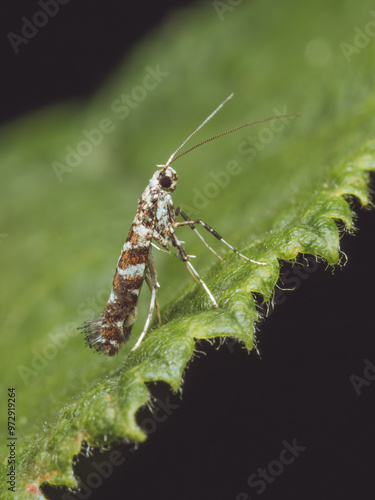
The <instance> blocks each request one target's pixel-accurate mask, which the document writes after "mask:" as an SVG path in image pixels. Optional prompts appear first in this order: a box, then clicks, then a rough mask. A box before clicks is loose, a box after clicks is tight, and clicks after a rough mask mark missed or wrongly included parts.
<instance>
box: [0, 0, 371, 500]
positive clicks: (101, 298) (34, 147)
mask: <svg viewBox="0 0 375 500" xmlns="http://www.w3.org/2000/svg"><path fill="white" fill-rule="evenodd" d="M289 3H290V5H289ZM215 5H216V4H215ZM215 5H214V4H212V5H211V4H210V5H207V6H205V7H200V8H196V9H193V10H191V11H187V12H186V15H184V16H179V15H175V16H174V18H173V19H171V20H170V21H169V22H166V24H165V26H164V27H163V28H162V29H161V30H160V31H159V32H158V33H156V34H155V35H153V37H151V38H150V40H147V41H146V42H145V43H143V44H141V45H140V46H139V47H138V48H136V49H135V50H134V53H133V54H132V56H131V57H130V58H129V59H128V60H127V61H125V63H124V65H123V67H122V68H120V69H119V70H118V71H117V73H116V74H115V75H114V77H113V79H112V81H111V82H109V83H108V84H107V85H106V86H105V87H104V89H103V90H102V91H101V92H100V93H99V94H98V95H97V96H95V98H94V99H93V100H92V102H90V103H82V104H81V105H80V106H75V107H73V106H71V107H66V106H65V107H64V108H58V107H57V108H53V109H49V110H46V111H42V112H40V113H38V114H36V115H34V116H31V117H28V118H25V119H24V120H22V121H19V122H16V123H14V124H10V125H9V127H8V128H7V129H4V130H3V132H2V136H1V138H0V143H1V149H0V151H1V163H2V169H1V171H0V176H1V178H0V181H1V182H0V185H1V189H2V199H3V200H4V202H5V206H7V207H10V209H11V210H10V215H9V216H8V217H7V219H3V220H2V224H1V234H6V235H7V238H6V239H5V238H4V239H3V240H2V243H1V247H0V251H1V252H2V259H3V261H4V262H7V263H8V265H7V267H6V269H4V272H3V281H4V282H5V283H6V286H5V287H3V290H2V292H1V293H2V294H3V296H2V301H1V303H2V304H3V305H4V306H3V307H4V310H3V317H4V323H3V330H4V332H5V334H4V335H2V337H1V343H2V352H3V353H10V352H11V353H12V356H9V355H7V356H6V357H5V356H3V357H2V358H3V359H2V362H1V370H2V377H3V378H2V379H3V380H4V382H5V384H6V385H7V386H8V387H12V386H14V387H16V395H17V396H16V401H17V403H16V408H17V415H18V417H17V427H16V430H17V432H16V434H17V437H18V438H19V439H18V440H17V458H18V464H17V485H16V493H15V494H12V493H11V492H9V491H8V490H4V498H14V499H18V498H20V499H22V500H24V499H27V498H43V495H42V493H41V492H40V490H39V487H40V485H41V484H42V483H43V482H45V481H48V482H49V483H50V484H55V485H67V486H71V487H74V486H75V485H76V478H75V477H74V475H73V469H72V460H73V457H74V456H75V455H76V454H78V453H79V452H80V450H81V445H82V442H83V441H86V442H87V443H88V444H89V445H90V446H98V447H100V446H104V445H108V444H110V443H111V442H113V441H115V440H117V439H119V438H127V439H131V440H135V441H143V440H144V439H145V434H144V432H143V431H142V429H141V428H140V427H139V426H138V425H137V421H136V413H137V411H138V410H139V408H141V407H142V406H143V405H145V404H146V403H147V402H148V401H149V400H150V393H149V388H148V386H146V383H147V382H152V381H155V382H156V381H164V382H166V383H168V384H169V385H170V387H171V388H172V390H173V391H177V390H179V389H180V387H181V380H182V377H183V373H184V370H185V369H186V365H187V363H188V362H189V360H190V359H191V357H192V355H193V352H194V345H195V340H196V339H212V338H216V337H233V338H235V339H238V341H240V342H242V343H243V345H244V346H245V348H246V349H248V350H250V349H252V347H253V341H254V338H253V332H254V324H255V323H256V321H257V320H258V313H257V310H256V307H255V300H254V297H253V294H254V293H255V294H258V295H260V296H262V297H263V298H264V300H265V301H268V300H270V299H271V298H272V293H273V289H274V286H275V284H276V282H277V280H278V277H279V261H280V260H289V261H290V260H293V259H295V258H296V257H297V255H298V254H300V253H301V254H313V255H316V256H319V257H320V258H321V259H324V260H325V261H327V262H328V263H329V264H331V265H334V264H337V263H339V261H340V249H339V239H340V233H339V230H338V224H339V225H340V227H342V228H343V229H344V228H346V230H350V229H352V228H353V221H352V212H351V207H350V198H351V197H352V196H354V197H356V198H358V199H359V201H360V203H361V204H362V205H367V204H368V203H369V198H368V173H367V171H368V170H374V168H375V154H374V151H375V149H374V148H375V141H374V139H373V129H374V116H375V113H374V108H375V99H374V92H373V85H372V79H373V76H372V64H371V62H372V57H373V50H374V49H373V47H372V45H371V44H370V45H368V46H367V47H366V48H364V49H363V50H359V49H358V50H357V51H354V52H352V53H351V55H350V56H349V55H348V52H345V50H344V49H343V46H342V44H343V43H347V44H350V43H351V44H353V43H354V42H353V40H352V37H353V28H352V14H353V12H355V13H356V14H357V8H356V5H355V4H354V3H353V4H351V3H348V5H347V8H345V9H344V8H342V9H340V14H338V12H337V9H336V6H335V5H330V4H328V5H327V4H326V3H325V4H324V12H325V13H326V15H325V17H324V19H323V18H322V16H321V12H322V8H323V4H322V1H318V2H315V3H314V4H313V5H307V4H301V5H299V4H295V3H292V2H287V3H286V4H285V3H284V4H283V7H282V9H283V10H282V12H280V11H279V10H278V9H280V8H281V7H277V8H276V7H275V5H274V4H270V5H272V8H270V5H268V2H261V3H258V4H255V3H251V4H245V3H244V4H241V5H238V7H236V8H233V9H232V10H229V11H228V12H225V13H224V14H222V16H220V15H219V14H218V12H217V11H216V10H215ZM370 8H371V4H370V3H368V9H367V10H366V9H365V8H364V9H363V11H362V12H363V16H364V17H363V23H362V24H363V25H365V23H366V22H368V19H367V17H366V15H367V14H366V13H368V12H369V10H370ZM291 12H293V16H294V17H295V19H296V20H298V19H301V17H303V20H304V21H303V24H302V27H303V29H300V28H301V25H300V23H295V24H294V27H295V29H294V30H290V29H289V25H290V24H291V23H292V21H293V19H292V18H291V17H290V13H291ZM280 15H281V16H284V18H285V19H286V16H287V23H283V22H280ZM223 16H224V17H223ZM338 16H341V17H339V18H338ZM253 20H256V22H254V21H253ZM333 20H334V22H333ZM249 23H250V24H251V27H252V29H251V30H250V31H249ZM357 24H359V21H357ZM223 33H225V36H223ZM316 33H322V35H321V37H320V38H316ZM254 47H256V50H255V49H254ZM297 48H298V50H297ZM344 48H345V46H344ZM204 49H206V50H204ZM280 61H282V65H280ZM151 78H154V80H153V83H156V84H157V85H156V86H154V87H153V88H152V89H151V87H150V85H149V86H148V88H147V91H144V92H143V93H140V92H141V91H140V90H139V88H140V87H142V88H143V89H145V88H146V87H145V85H146V82H148V83H150V82H151ZM136 89H138V90H136ZM306 89H308V92H306ZM232 91H234V92H235V94H236V96H235V98H234V99H233V100H232V101H231V102H230V104H227V105H226V107H225V108H224V109H223V110H222V111H221V112H220V114H219V115H217V116H215V118H214V119H213V120H212V121H211V122H210V123H209V124H207V126H206V127H205V129H204V130H203V131H202V132H201V133H200V134H199V137H197V141H198V140H200V139H201V138H203V139H204V138H206V137H209V136H211V135H214V134H215V133H217V132H220V131H222V130H226V129H229V128H231V127H232V126H236V125H238V124H240V123H242V122H246V121H248V120H251V119H258V118H264V117H266V116H269V115H273V114H275V113H276V114H283V113H285V112H288V113H289V112H290V113H295V112H298V113H301V117H299V118H298V119H294V120H292V119H290V120H286V119H283V120H280V121H277V122H271V123H269V124H264V126H260V127H257V128H253V129H251V130H250V129H249V130H246V129H245V130H244V131H242V132H238V133H237V134H231V135H229V136H227V137H225V138H220V139H218V140H217V141H215V142H214V143H211V145H206V146H202V148H199V149H197V150H195V151H194V152H192V153H191V154H189V155H187V156H185V157H183V158H181V159H180V160H178V162H176V164H175V165H176V169H177V170H178V173H179V186H178V190H177V191H176V193H175V195H174V200H175V203H176V205H177V204H179V205H182V206H183V208H184V209H185V211H187V212H188V213H189V214H190V215H192V216H193V217H201V218H203V219H204V220H206V221H207V222H208V223H209V224H210V225H212V226H213V227H215V229H216V230H218V231H219V233H221V234H223V235H224V236H225V238H226V239H227V240H228V241H230V242H232V243H234V244H236V245H237V246H238V247H239V248H240V249H241V251H242V252H244V253H245V254H246V255H248V256H249V257H251V258H253V259H256V260H260V261H265V262H267V266H256V265H252V264H249V263H247V262H245V261H244V260H242V259H240V258H238V257H237V256H236V255H234V254H231V253H230V252H228V253H226V254H225V259H226V260H228V262H229V264H228V265H223V264H221V263H215V264H212V262H213V261H212V260H211V256H210V255H209V254H208V252H207V254H205V249H204V247H203V248H202V246H201V244H200V243H199V242H195V241H194V240H192V239H191V236H193V235H190V233H189V231H188V229H186V230H185V233H184V236H183V238H186V239H187V244H186V247H187V248H188V252H189V254H190V253H194V254H196V255H197V256H198V257H199V258H197V259H196V261H197V263H196V267H197V268H198V270H199V271H200V272H201V273H202V274H203V275H204V278H205V280H206V281H207V284H208V286H209V287H210V289H211V290H212V292H213V294H214V296H215V297H216V299H217V301H218V303H219V305H220V310H219V311H215V310H212V307H211V304H210V301H209V299H208V297H207V296H206V294H205V293H204V291H203V290H202V289H201V288H200V287H198V286H197V285H196V284H195V283H192V282H190V281H189V280H190V277H189V276H188V275H187V273H186V270H185V268H184V266H183V265H181V263H180V262H178V261H177V260H176V259H172V258H170V257H169V256H165V255H157V256H156V258H157V267H158V273H159V281H160V283H161V289H160V293H159V301H160V303H161V304H162V305H165V304H167V303H168V304H169V305H168V306H167V307H162V316H163V321H164V324H163V325H162V326H161V327H160V328H155V329H154V330H153V331H152V332H150V333H149V335H148V336H147V337H146V339H145V340H144V341H143V342H142V344H141V346H140V348H139V349H138V350H137V351H135V353H132V354H129V349H130V346H126V347H125V348H124V349H123V350H122V352H121V353H120V355H119V356H118V357H116V358H115V359H112V358H110V359H108V358H105V357H103V356H102V357H100V356H96V355H95V354H93V353H92V352H90V351H88V350H86V349H85V348H84V346H83V339H82V337H81V336H80V335H79V334H78V332H77V330H76V328H77V326H79V325H80V324H81V323H82V321H83V320H85V319H87V318H88V317H90V316H91V315H93V314H95V313H97V312H99V311H100V310H101V308H102V307H103V306H104V303H105V301H106V299H107V297H108V294H109V289H110V285H111V278H112V274H111V273H112V272H113V269H114V266H115V262H116V260H117V258H118V251H119V249H120V248H121V246H122V244H123V240H124V238H125V237H126V234H127V230H128V228H129V226H130V224H131V221H132V218H133V216H134V213H135V209H136V203H137V198H138V196H139V195H140V194H141V192H142V191H143V189H144V188H145V186H146V184H147V182H148V179H149V178H150V177H151V175H152V173H153V171H154V169H155V166H154V164H155V163H162V162H165V161H166V159H167V158H168V156H169V155H170V153H171V152H172V151H173V150H174V149H175V148H176V147H177V145H178V144H180V143H181V142H182V141H183V139H184V138H185V137H186V136H187V135H188V134H189V133H190V132H191V131H192V130H193V129H194V128H195V127H196V126H197V124H199V123H200V122H201V120H202V119H203V118H204V117H205V116H207V115H208V114H209V113H210V112H211V111H212V109H214V108H215V107H216V106H217V105H218V103H219V102H221V101H222V100H223V99H224V98H225V97H226V96H227V95H228V94H229V93H230V92H232ZM123 94H124V95H130V96H133V97H132V98H133V107H130V106H127V105H126V104H125V103H124V102H123V97H122V95H123ZM141 96H143V97H141ZM90 144H91V146H90ZM124 217H126V220H125V221H124V220H123V218H124ZM181 231H182V229H181ZM181 234H182V233H181ZM185 235H186V236H185ZM241 241H242V242H244V243H242V244H241ZM218 251H220V250H219V247H218ZM205 268H206V269H208V271H206V272H204V269H205ZM176 290H177V292H176ZM142 295H146V294H145V293H143V294H142ZM146 309H147V303H144V304H143V305H142V304H141V314H140V318H139V320H138V322H137V328H135V331H134V334H135V335H134V336H136V335H137V334H139V332H140V331H141V329H142V320H143V318H144V315H145V312H146ZM15 339H17V342H15ZM15 344H16V346H15ZM15 347H16V348H15ZM4 404H5V405H6V403H5V402H4ZM1 418H3V419H4V418H5V415H4V412H2V415H1ZM2 424H3V425H2V428H6V423H5V422H4V421H3V422H2ZM3 453H4V450H3ZM4 458H5V459H6V458H7V455H5V457H4ZM8 472H9V469H8V467H7V466H6V465H5V462H4V466H3V468H2V474H3V481H2V483H1V484H2V485H4V484H6V476H5V475H6V474H7V473H8ZM4 478H5V479H4Z"/></svg>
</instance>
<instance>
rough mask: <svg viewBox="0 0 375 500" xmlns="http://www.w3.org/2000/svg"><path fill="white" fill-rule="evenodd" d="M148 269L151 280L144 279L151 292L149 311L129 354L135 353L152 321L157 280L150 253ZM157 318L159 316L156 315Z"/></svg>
mask: <svg viewBox="0 0 375 500" xmlns="http://www.w3.org/2000/svg"><path fill="white" fill-rule="evenodd" d="M148 268H149V270H150V277H151V279H149V278H148V276H146V277H145V279H146V282H147V284H148V286H149V287H150V291H151V302H150V310H149V312H148V315H147V319H146V323H145V326H144V328H143V332H142V333H141V335H140V337H139V339H138V340H137V342H136V344H135V345H134V347H133V348H132V350H131V352H133V351H135V350H136V349H137V347H139V344H140V343H141V342H142V340H143V338H144V336H145V335H146V333H147V330H148V327H149V326H150V323H151V320H152V315H153V314H154V309H155V303H156V302H157V301H156V291H157V286H158V285H157V279H156V269H155V264H154V260H153V258H152V255H151V252H150V253H149V255H148ZM158 316H159V315H158Z"/></svg>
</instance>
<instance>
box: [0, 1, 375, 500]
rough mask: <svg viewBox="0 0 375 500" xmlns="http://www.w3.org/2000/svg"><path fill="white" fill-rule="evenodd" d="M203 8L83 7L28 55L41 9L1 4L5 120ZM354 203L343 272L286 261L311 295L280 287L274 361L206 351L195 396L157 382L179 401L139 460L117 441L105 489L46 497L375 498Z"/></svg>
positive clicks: (367, 273) (366, 332) (83, 467)
mask: <svg viewBox="0 0 375 500" xmlns="http://www.w3.org/2000/svg"><path fill="white" fill-rule="evenodd" d="M193 3H194V2H192V1H188V0H185V1H180V2H175V1H174V2H166V1H159V2H141V3H138V4H135V2H119V1H111V0H108V1H96V2H93V1H92V2H88V1H80V2H79V1H74V0H71V1H70V2H68V3H67V4H66V5H61V6H60V12H59V14H58V16H56V17H55V18H53V19H51V20H50V21H49V23H48V25H46V26H45V27H44V28H41V29H40V32H39V33H38V36H36V37H35V39H32V40H31V41H30V43H29V44H27V45H21V46H20V49H21V50H20V52H19V54H17V55H16V54H15V53H14V51H13V49H12V47H11V45H10V43H9V41H8V39H7V34H8V33H9V32H10V31H13V32H15V33H20V30H21V26H22V21H21V18H22V17H23V16H26V17H28V18H30V17H32V15H33V14H34V13H35V11H36V10H37V3H36V2H34V1H27V2H26V1H18V2H17V3H13V4H10V2H8V3H7V4H6V3H5V2H1V3H0V16H1V20H2V23H1V25H2V28H1V33H0V36H1V43H0V47H1V61H2V68H3V69H2V76H1V86H2V88H1V94H0V95H1V97H0V99H1V123H2V124H6V123H7V122H9V121H10V120H11V119H13V118H17V117H21V116H23V115H24V114H26V113H28V112H30V111H33V110H37V109H39V108H41V107H44V106H46V105H49V104H55V103H60V102H63V101H66V100H70V99H80V98H84V97H90V96H91V95H92V94H93V93H94V92H95V90H96V89H98V88H99V87H100V86H101V84H102V83H103V82H104V81H105V80H106V78H107V77H108V76H109V75H110V74H111V72H112V71H113V70H114V69H115V68H116V67H117V65H119V64H120V62H121V61H122V60H123V59H124V57H126V55H127V53H129V52H130V51H131V50H132V46H133V45H134V44H135V43H136V42H137V41H138V40H140V39H141V38H142V37H144V36H145V35H146V34H148V33H150V31H151V30H153V29H155V28H156V27H157V26H158V25H159V24H161V23H162V22H163V19H165V18H166V17H167V16H168V15H169V14H170V13H171V12H172V11H173V10H174V9H177V8H179V7H181V6H183V5H189V4H193ZM372 185H373V184H372ZM353 207H354V208H356V210H357V213H359V219H358V221H357V224H356V226H357V228H358V231H357V233H356V236H355V237H353V236H351V235H344V237H343V239H342V249H343V251H344V252H345V253H346V254H347V255H348V257H349V260H348V263H347V265H346V266H344V267H343V268H342V269H340V268H339V267H337V268H336V269H335V272H334V276H332V272H331V269H325V265H324V264H320V265H319V267H318V269H317V270H315V271H314V272H308V271H306V272H305V273H300V275H299V279H296V276H297V277H298V274H296V271H295V270H296V268H292V266H291V265H290V264H286V265H284V266H283V272H284V276H285V277H287V278H291V277H292V278H293V277H294V279H295V280H296V281H295V282H294V286H295V288H298V292H282V293H281V294H280V292H278V293H279V294H280V295H279V296H278V297H279V298H278V300H277V302H283V303H282V304H281V303H280V304H279V305H277V306H276V307H275V309H274V311H272V314H271V315H270V317H269V318H268V319H267V320H266V321H264V323H263V324H262V325H260V330H261V331H260V333H259V335H258V340H259V350H260V352H261V358H262V359H260V358H259V356H258V355H257V354H256V353H255V352H253V353H252V354H251V355H248V354H247V353H246V352H245V351H244V350H243V349H241V347H240V346H239V345H234V344H232V343H227V344H226V345H224V346H222V347H221V348H220V349H219V350H217V349H215V348H214V346H210V345H209V344H208V343H202V345H201V346H200V348H199V350H200V351H203V352H204V353H205V354H204V355H203V354H199V355H198V356H197V357H196V358H195V360H194V362H193V363H192V364H191V365H190V367H189V369H188V370H187V372H186V374H185V382H184V385H183V399H180V397H179V396H178V395H172V394H171V393H170V391H169V390H168V388H166V387H165V386H163V385H162V384H160V385H158V386H155V387H153V392H154V394H155V395H156V396H157V397H158V398H159V400H160V401H162V402H164V403H165V402H168V401H169V403H172V405H174V406H170V409H169V410H165V409H164V410H163V408H162V409H161V410H158V411H157V417H156V419H155V417H154V418H153V419H152V417H151V414H150V412H149V411H148V410H144V412H142V414H140V415H139V421H140V422H143V423H144V425H145V426H146V427H147V428H148V429H149V430H150V436H149V438H148V440H147V442H146V443H144V444H142V445H141V446H140V447H139V449H138V450H137V451H135V452H134V451H131V450H132V449H133V447H132V446H131V445H125V444H123V445H121V444H120V445H118V446H117V449H118V450H119V452H120V453H121V455H122V456H123V457H125V462H124V464H123V465H121V466H114V472H113V473H112V474H110V478H108V479H103V484H102V486H101V487H99V488H93V493H92V494H88V493H85V494H84V493H82V494H81V496H80V495H78V494H73V493H69V492H68V491H67V490H66V489H61V488H60V489H54V488H51V487H49V486H46V487H45V488H44V492H45V494H46V495H47V497H48V498H51V499H55V498H56V499H57V498H91V499H93V500H95V499H98V498H104V497H105V498H113V499H120V498H121V499H123V498H128V499H129V500H145V499H148V498H153V499H163V500H169V499H184V500H185V499H194V500H199V499H208V498H210V499H211V498H215V499H217V500H221V499H223V500H224V499H228V500H229V499H231V500H232V499H233V500H235V499H237V500H245V499H249V498H251V499H255V498H258V497H261V498H263V499H273V500H276V499H288V500H294V499H310V498H311V499H319V500H325V499H327V500H328V499H340V500H342V499H343V500H346V499H354V498H355V499H356V500H362V499H363V500H367V499H373V497H374V494H373V492H374V483H375V481H374V466H375V448H374V444H375V426H374V420H373V419H374V395H375V381H373V382H372V383H370V384H369V385H368V386H363V387H362V391H361V394H360V395H357V394H356V391H355V390H354V387H353V385H352V383H351V381H350V376H351V375H353V374H356V375H359V376H363V370H364V360H365V358H367V359H369V360H370V361H371V362H372V363H374V364H375V343H374V340H373V338H374V331H373V330H374V320H373V311H374V299H373V283H374V280H375V272H374V268H375V266H374V255H375V238H374V231H373V227H374V216H375V214H374V212H373V211H364V210H361V209H360V208H359V207H358V206H357V205H353ZM301 262H302V260H301ZM312 265H313V267H315V266H314V264H312ZM293 269H294V271H293ZM298 269H300V268H298ZM310 271H311V269H310ZM285 273H286V274H285ZM300 276H304V278H301V277H300ZM305 278H306V279H305ZM280 286H281V287H282V283H281V282H280ZM285 287H286V288H288V285H286V286H285ZM289 287H290V285H289ZM217 346H218V344H217V343H216V344H215V347H217ZM374 377H375V373H374ZM156 406H160V404H159V403H156ZM161 406H162V405H161ZM168 413H170V415H169V414H168ZM156 420H159V421H158V422H157V421H156ZM293 440H296V442H297V444H298V445H299V446H301V447H305V450H304V451H301V452H300V455H299V456H298V457H297V458H296V459H295V461H294V462H293V463H292V464H290V465H286V466H285V470H284V471H283V472H282V473H281V474H280V475H279V476H277V477H276V476H274V479H273V482H272V483H269V484H267V487H266V489H265V491H264V492H263V493H257V488H254V487H253V488H252V487H250V486H249V485H248V484H247V479H248V478H249V476H250V475H251V474H253V473H256V472H257V470H258V469H259V468H268V466H269V464H270V463H271V462H272V461H273V460H277V459H278V458H279V455H280V452H282V450H283V448H284V446H285V445H284V444H283V443H284V442H285V441H287V442H289V443H292V442H293ZM109 456H110V452H106V451H98V450H95V451H93V452H92V456H91V458H89V459H86V458H85V457H84V456H83V454H82V455H81V456H79V457H77V458H78V460H77V464H76V466H75V470H76V472H77V474H79V475H80V477H81V479H82V480H83V482H84V483H85V484H90V481H94V482H95V479H94V476H90V474H92V472H95V470H96V469H95V467H94V466H93V462H95V463H96V464H102V463H103V462H105V461H108V460H109ZM288 456H290V455H288ZM104 469H105V466H104ZM90 478H91V479H90ZM241 492H242V494H241ZM64 494H65V495H68V494H69V495H70V496H65V497H64V496H63V495H64Z"/></svg>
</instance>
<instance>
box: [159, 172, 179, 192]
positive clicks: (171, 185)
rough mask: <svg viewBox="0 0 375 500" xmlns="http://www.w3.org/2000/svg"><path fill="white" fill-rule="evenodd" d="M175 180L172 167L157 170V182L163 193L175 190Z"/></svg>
mask: <svg viewBox="0 0 375 500" xmlns="http://www.w3.org/2000/svg"><path fill="white" fill-rule="evenodd" d="M177 180H178V176H177V172H176V170H174V169H173V168H172V167H169V166H167V167H164V168H163V169H161V170H159V175H158V182H159V186H160V187H161V188H162V189H163V190H164V191H168V192H172V191H174V190H175V189H176V185H177Z"/></svg>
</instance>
